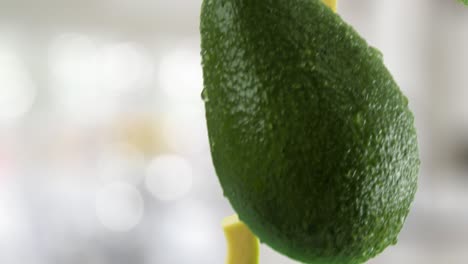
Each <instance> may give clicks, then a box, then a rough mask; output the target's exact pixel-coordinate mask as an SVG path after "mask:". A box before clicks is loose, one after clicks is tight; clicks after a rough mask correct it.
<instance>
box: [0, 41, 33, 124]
mask: <svg viewBox="0 0 468 264" xmlns="http://www.w3.org/2000/svg"><path fill="white" fill-rule="evenodd" d="M35 94H36V89H35V85H34V83H33V81H32V79H31V76H30V75H29V72H28V70H27V69H26V66H25V65H24V64H23V62H22V61H21V59H20V57H19V55H18V53H17V51H16V50H15V49H14V48H13V47H12V46H10V45H9V44H8V42H4V41H3V40H2V38H0V123H1V124H11V123H14V122H15V121H18V119H19V118H21V117H22V116H23V115H24V114H26V113H27V112H28V110H29V109H30V108H31V106H32V104H33V102H34V98H35Z"/></svg>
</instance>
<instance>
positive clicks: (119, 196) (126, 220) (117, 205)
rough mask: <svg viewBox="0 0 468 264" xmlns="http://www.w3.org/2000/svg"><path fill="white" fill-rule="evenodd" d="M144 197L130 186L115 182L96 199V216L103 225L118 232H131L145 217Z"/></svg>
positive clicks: (100, 192) (106, 187)
mask: <svg viewBox="0 0 468 264" xmlns="http://www.w3.org/2000/svg"><path fill="white" fill-rule="evenodd" d="M143 210H144V205H143V197H142V196H141V194H140V192H139V191H138V190H137V189H136V188H135V187H133V186H132V185H130V184H127V183H123V182H115V183H112V184H109V185H107V186H105V187H104V188H103V189H101V190H100V191H99V193H98V195H97V198H96V214H97V217H98V219H99V221H100V222H101V224H102V225H103V226H104V227H106V228H108V229H109V230H112V231H116V232H125V231H129V230H131V229H132V228H134V227H135V226H136V225H138V224H139V223H140V221H141V218H142V216H143Z"/></svg>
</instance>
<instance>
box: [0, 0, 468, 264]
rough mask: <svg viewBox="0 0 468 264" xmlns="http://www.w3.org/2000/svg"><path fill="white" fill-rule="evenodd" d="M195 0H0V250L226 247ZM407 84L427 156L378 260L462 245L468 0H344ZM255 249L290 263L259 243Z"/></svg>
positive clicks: (451, 254) (184, 256)
mask: <svg viewBox="0 0 468 264" xmlns="http://www.w3.org/2000/svg"><path fill="white" fill-rule="evenodd" d="M200 5H201V0H191V1H188V0H171V1H168V0H164V1H163V0H131V1H130V0H80V1H72V0H41V1H33V0H29V1H27V0H10V1H7V0H0V263H5V264H55V263H57V264H75V263H76V264H78V263H80V264H81V263H87V264H107V263H109V264H110V263H112V264H120V263H121V264H128V263H138V264H155V263H160V264H179V263H181V264H185V263H191V264H192V263H193V264H198V263H200V264H201V263H203V264H207V263H213V264H216V263H223V262H224V254H225V248H224V237H223V233H222V230H221V227H220V221H221V219H222V218H223V217H225V216H227V215H230V214H232V213H233V210H232V209H231V207H230V205H229V203H228V202H227V200H226V199H224V198H223V195H222V191H221V189H220V186H219V185H218V182H217V178H216V175H215V173H214V171H213V166H212V163H211V158H210V154H209V148H208V142H207V132H206V127H205V121H204V112H203V111H204V109H203V103H202V100H201V98H200V93H201V90H202V72H201V67H200V56H199V53H200V49H199V42H200V39H199V35H198V24H199V10H200ZM339 14H340V15H342V16H343V17H344V19H345V20H347V21H348V22H349V23H350V24H352V25H353V26H354V27H355V28H356V29H357V30H358V32H360V33H361V34H362V35H363V36H364V37H365V38H366V39H367V40H368V41H369V42H370V43H371V44H372V45H374V46H376V47H378V48H379V49H381V50H382V52H383V54H384V58H385V62H386V64H387V66H388V67H389V68H390V70H391V71H392V73H393V74H394V77H395V79H396V80H397V82H398V83H399V84H400V85H401V88H402V89H403V90H404V91H405V93H406V94H407V95H408V97H409V98H410V105H411V108H412V109H413V111H414V112H415V115H416V123H417V127H418V133H419V141H420V149H421V158H422V169H421V174H420V184H419V192H418V194H417V197H416V201H415V203H414V206H413V210H412V212H411V215H410V216H409V219H408V221H407V224H406V225H405V228H404V230H403V231H402V233H401V236H400V242H399V244H398V245H397V246H395V247H391V248H389V249H387V250H386V251H385V252H384V253H383V254H382V255H380V256H378V257H377V258H376V259H374V260H372V261H370V262H369V263H372V264H387V263H388V264H390V263H411V264H418V263H424V264H431V263H434V264H435V263H437V264H440V263H444V264H450V263H454V264H458V263H466V260H467V259H468V250H467V248H468V87H467V86H468V70H467V69H468V48H467V47H468V30H467V25H468V8H466V7H464V6H462V5H461V4H458V3H457V2H456V1H455V0H447V1H423V0H413V1H406V0H393V1H375V0H353V1H344V0H343V1H341V2H340V5H339ZM261 258H262V259H261V263H268V264H292V263H295V262H293V261H291V260H288V259H286V258H285V257H282V256H280V255H278V254H277V253H275V252H273V251H272V250H270V249H268V248H267V247H265V246H264V247H263V248H262V256H261Z"/></svg>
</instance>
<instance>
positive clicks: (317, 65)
mask: <svg viewBox="0 0 468 264" xmlns="http://www.w3.org/2000/svg"><path fill="white" fill-rule="evenodd" d="M200 30H201V48H202V64H203V76H204V90H203V92H202V97H203V99H204V101H205V109H206V120H207V126H208V134H209V140H210V147H211V154H212V159H213V163H214V166H215V169H216V173H217V175H218V178H219V181H220V183H221V186H222V188H223V191H224V195H225V196H226V197H227V198H228V199H229V201H230V203H231V204H232V206H233V208H234V209H235V211H236V212H237V213H238V215H239V217H240V219H241V220H242V221H243V222H244V223H245V224H246V225H247V226H248V227H249V228H250V230H252V232H253V233H254V234H255V235H257V236H258V237H259V239H260V240H261V242H263V243H266V244H268V245H269V246H270V247H272V248H273V249H275V250H276V251H278V252H280V253H282V254H285V255H287V256H289V257H290V258H292V259H295V260H298V261H301V262H304V263H315V264H322V263H323V264H325V263H326V264H334V263H336V264H348V263H350V264H354V263H363V262H365V261H367V260H368V259H370V258H372V257H374V256H376V255H377V254H379V253H380V252H382V251H383V250H384V249H385V248H386V247H388V246H389V245H393V244H395V243H396V242H397V237H398V233H399V232H400V230H401V228H402V226H403V224H404V222H405V219H406V217H407V215H408V213H409V209H410V205H411V203H412V201H413V199H414V196H415V193H416V189H417V175H418V170H419V164H420V161H419V154H418V145H417V136H416V130H415V127H414V117H413V114H412V113H411V111H410V110H409V107H408V99H407V98H406V97H405V96H404V95H403V94H402V92H401V91H400V89H399V87H398V85H397V84H396V83H395V81H394V79H393V78H392V76H391V74H390V73H389V71H388V70H387V68H386V67H385V65H384V63H383V59H382V54H381V53H380V52H379V51H378V50H376V49H375V48H373V47H371V46H369V45H368V44H367V43H366V41H365V40H364V39H363V38H362V37H360V36H359V34H358V33H357V32H356V31H355V30H354V29H353V28H352V27H351V26H349V25H348V24H346V23H345V22H344V21H343V20H342V19H341V18H340V17H339V16H338V15H336V14H335V13H333V11H332V10H331V9H330V8H328V7H327V6H326V5H325V4H323V3H322V2H321V1H319V0H287V1H285V0H204V2H203V5H202V13H201V25H200Z"/></svg>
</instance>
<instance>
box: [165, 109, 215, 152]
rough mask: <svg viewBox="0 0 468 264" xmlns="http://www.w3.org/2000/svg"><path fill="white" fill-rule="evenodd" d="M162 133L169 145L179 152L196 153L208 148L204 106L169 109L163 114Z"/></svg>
mask: <svg viewBox="0 0 468 264" xmlns="http://www.w3.org/2000/svg"><path fill="white" fill-rule="evenodd" d="M162 133H163V137H164V140H165V142H166V144H167V145H168V147H169V148H170V149H171V150H172V151H175V152H177V153H183V154H196V153H201V152H202V151H204V150H207V149H208V132H207V128H206V121H205V112H204V109H203V108H193V109H184V108H179V109H173V110H172V111H168V112H167V113H165V115H163V119H162Z"/></svg>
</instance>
